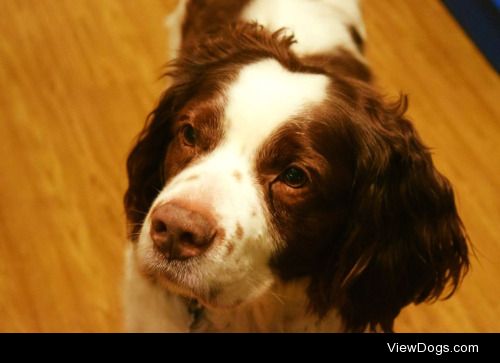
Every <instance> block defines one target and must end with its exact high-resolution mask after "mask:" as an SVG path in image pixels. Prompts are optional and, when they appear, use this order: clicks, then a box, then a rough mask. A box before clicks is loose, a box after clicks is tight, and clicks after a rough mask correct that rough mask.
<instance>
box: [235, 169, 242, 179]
mask: <svg viewBox="0 0 500 363" xmlns="http://www.w3.org/2000/svg"><path fill="white" fill-rule="evenodd" d="M233 176H234V178H235V179H236V180H237V181H241V178H242V175H241V173H240V172H239V171H238V170H235V171H234V172H233Z"/></svg>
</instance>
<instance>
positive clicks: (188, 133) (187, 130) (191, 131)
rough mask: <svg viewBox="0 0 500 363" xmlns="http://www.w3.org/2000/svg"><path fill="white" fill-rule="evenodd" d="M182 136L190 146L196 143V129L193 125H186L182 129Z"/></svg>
mask: <svg viewBox="0 0 500 363" xmlns="http://www.w3.org/2000/svg"><path fill="white" fill-rule="evenodd" d="M181 134H182V138H183V139H184V143H185V144H186V145H188V146H194V145H195V144H196V138H197V134H196V130H195V128H194V127H193V126H192V125H189V124H188V125H185V126H184V127H183V128H182V130H181Z"/></svg>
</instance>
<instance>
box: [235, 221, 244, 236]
mask: <svg viewBox="0 0 500 363" xmlns="http://www.w3.org/2000/svg"><path fill="white" fill-rule="evenodd" d="M243 233H244V231H243V227H242V226H241V224H240V223H236V238H238V239H242V238H243Z"/></svg>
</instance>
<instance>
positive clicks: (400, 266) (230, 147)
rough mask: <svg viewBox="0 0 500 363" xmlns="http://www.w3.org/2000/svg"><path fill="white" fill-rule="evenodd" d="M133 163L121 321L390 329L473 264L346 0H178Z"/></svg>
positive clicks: (198, 326) (444, 190)
mask: <svg viewBox="0 0 500 363" xmlns="http://www.w3.org/2000/svg"><path fill="white" fill-rule="evenodd" d="M167 25H168V28H169V29H168V34H169V36H170V41H169V44H170V47H171V49H172V51H175V52H176V53H175V59H176V60H175V62H174V63H173V65H172V68H171V70H170V71H169V73H168V74H169V75H170V76H171V78H172V84H171V85H170V87H169V88H168V89H167V90H166V92H165V94H164V95H163V96H162V99H161V100H160V102H159V104H158V106H157V108H156V109H155V110H154V111H153V112H152V113H151V115H150V117H149V119H148V122H147V123H146V126H145V128H144V130H143V131H142V133H141V134H140V135H139V138H138V141H137V143H136V145H135V147H134V148H133V150H132V151H131V153H130V156H129V159H128V164H127V167H128V175H129V188H128V190H127V193H126V196H125V207H126V211H127V217H128V220H129V223H130V237H131V240H132V243H131V246H130V248H129V250H128V252H127V266H126V282H125V283H126V286H125V312H126V328H127V330H130V331H169V332H172V331H174V332H188V331H217V332H223V331H313V332H319V331H322V332H323V331H365V330H383V331H391V330H392V328H393V322H394V319H395V318H396V316H397V315H398V314H399V312H400V310H401V309H402V308H403V307H404V306H406V305H408V304H410V303H419V302H423V301H427V300H432V299H434V298H437V297H438V296H440V295H441V293H442V292H443V291H444V290H445V289H446V288H447V287H449V288H450V290H449V291H450V292H453V291H454V289H455V288H456V286H457V285H458V283H459V281H460V279H461V278H462V276H463V274H464V272H465V271H466V270H467V267H468V252H467V241H466V235H465V232H464V230H463V227H462V224H461V221H460V218H459V216H458V214H457V211H456V207H455V202H454V196H453V191H452V189H451V187H450V184H449V182H448V181H447V179H446V178H445V177H443V176H442V175H441V174H440V173H439V172H438V171H437V170H436V169H435V167H434V165H433V162H432V159H431V155H430V152H429V150H428V149H427V148H426V147H425V146H424V145H423V143H422V142H421V140H420V138H419V136H418V135H417V133H416V131H415V129H414V128H413V126H412V124H411V123H410V122H409V121H408V120H407V119H406V118H405V116H404V112H405V110H406V98H405V97H402V98H401V100H400V101H398V102H395V103H387V102H386V101H385V100H384V99H383V98H382V97H381V96H380V94H379V93H378V91H377V90H376V89H375V88H374V86H373V85H372V84H371V82H370V81H371V74H370V71H369V69H368V66H367V64H366V62H365V60H364V58H363V54H362V50H363V43H364V38H365V30H364V26H363V22H362V18H361V15H360V9H359V5H358V2H357V1H356V0H241V1H234V0H192V1H180V2H179V5H178V6H177V8H176V10H175V11H174V12H173V13H172V15H171V16H170V17H169V18H168V20H167Z"/></svg>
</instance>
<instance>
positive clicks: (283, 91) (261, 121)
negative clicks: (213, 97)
mask: <svg viewBox="0 0 500 363" xmlns="http://www.w3.org/2000/svg"><path fill="white" fill-rule="evenodd" d="M327 86H328V78H327V77H326V76H324V75H319V74H307V73H293V72H290V71H288V70H287V69H285V68H284V67H283V66H282V65H280V64H279V63H278V62H277V61H276V60H273V59H266V60H262V61H260V62H257V63H254V64H251V65H248V66H246V67H244V68H243V69H242V70H241V73H240V75H239V77H238V78H237V80H236V82H235V83H234V84H233V85H232V86H230V87H229V90H228V96H227V98H228V103H227V107H226V111H225V121H226V122H227V125H228V131H227V133H226V135H227V137H226V142H228V143H232V144H234V145H235V146H237V147H238V148H239V150H240V151H242V152H243V153H244V154H246V157H247V158H252V157H254V153H255V150H256V149H257V147H258V146H260V145H261V144H262V143H263V141H264V140H265V139H266V138H267V137H269V136H270V135H271V134H272V131H274V130H276V129H277V128H278V127H279V126H280V125H282V124H283V123H285V122H286V121H287V120H288V119H290V118H291V117H292V116H294V115H297V114H298V113H300V112H301V111H304V110H305V109H306V107H307V106H310V105H311V104H314V103H319V102H321V101H323V100H324V99H325V97H326V90H327Z"/></svg>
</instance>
